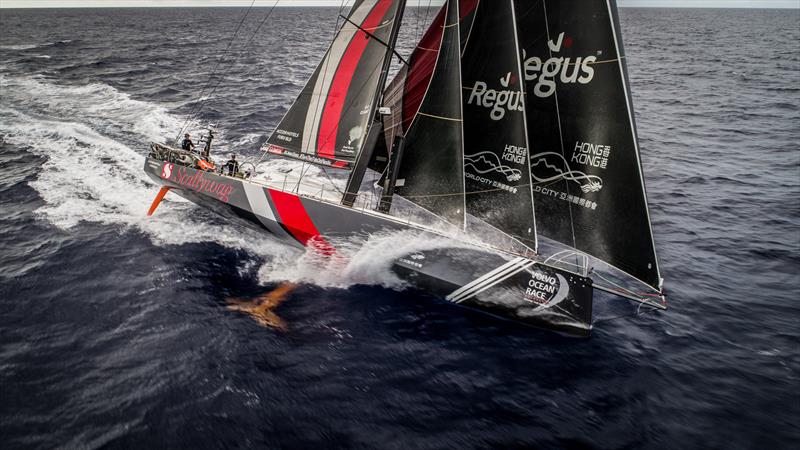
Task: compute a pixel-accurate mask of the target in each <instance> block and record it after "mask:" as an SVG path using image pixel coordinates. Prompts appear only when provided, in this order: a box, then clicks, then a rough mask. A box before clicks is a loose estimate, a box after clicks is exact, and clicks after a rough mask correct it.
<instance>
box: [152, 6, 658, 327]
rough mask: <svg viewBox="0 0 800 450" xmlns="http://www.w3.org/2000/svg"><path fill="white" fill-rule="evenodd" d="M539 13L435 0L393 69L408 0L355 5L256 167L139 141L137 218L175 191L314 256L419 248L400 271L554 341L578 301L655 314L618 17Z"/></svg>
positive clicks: (595, 9)
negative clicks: (367, 246) (354, 243)
mask: <svg viewBox="0 0 800 450" xmlns="http://www.w3.org/2000/svg"><path fill="white" fill-rule="evenodd" d="M550 3H553V5H548V2H537V3H536V4H535V5H530V4H528V2H524V1H522V0H519V1H516V2H515V1H512V0H502V1H492V2H489V1H488V0H484V1H478V0H461V1H459V0H449V1H448V2H447V3H446V4H445V5H444V6H443V7H442V9H441V11H440V12H439V14H438V16H437V17H436V18H435V19H434V21H433V23H432V25H431V26H430V28H429V29H428V30H427V32H426V33H425V34H424V35H423V37H422V39H421V40H420V42H419V44H418V46H417V48H416V50H415V51H414V52H413V53H412V54H411V55H410V57H409V58H408V59H407V60H406V59H404V58H403V57H402V56H400V55H397V54H396V52H395V50H394V44H395V42H396V40H397V35H398V31H399V29H400V26H401V22H402V15H403V11H404V8H405V2H404V1H402V0H357V1H356V2H355V4H354V6H353V7H352V9H351V11H350V13H349V15H348V16H347V17H344V16H342V19H343V25H342V26H341V28H339V30H338V33H337V34H336V36H335V38H334V39H333V42H332V43H331V46H330V47H329V49H328V51H327V53H326V54H325V56H324V58H323V60H322V61H321V62H320V64H319V65H318V67H317V69H316V71H315V72H314V74H313V75H312V77H311V79H310V80H309V81H308V83H307V84H306V86H305V87H304V89H303V90H302V91H301V92H300V94H299V96H298V98H297V99H296V101H295V103H294V104H293V105H292V106H291V107H290V108H289V110H288V112H287V113H286V115H285V116H284V118H283V119H282V120H281V122H280V123H279V124H278V126H277V127H276V129H275V131H274V132H273V134H272V135H271V136H270V137H269V139H268V140H267V142H266V144H265V146H264V148H263V155H262V157H261V159H259V160H258V161H257V162H254V163H246V164H243V165H241V166H238V167H237V166H236V165H230V166H229V169H227V170H225V169H223V170H222V171H218V170H216V169H215V167H216V165H215V164H214V163H213V161H212V160H211V158H209V156H208V154H209V152H210V149H211V141H212V139H213V134H212V133H211V131H209V134H208V136H207V138H206V149H205V154H199V155H198V154H195V153H194V152H191V151H185V150H179V149H175V148H172V147H170V146H168V145H164V144H153V145H152V146H151V151H150V154H149V155H148V157H147V160H146V162H145V171H146V172H147V173H148V175H149V176H150V177H151V178H153V179H154V180H155V181H156V182H158V183H159V184H161V185H162V186H163V187H162V189H161V191H160V192H159V194H158V196H157V197H156V200H155V201H154V202H153V205H152V207H151V210H150V213H151V214H152V212H154V211H155V209H156V207H157V206H158V204H159V202H160V201H161V199H163V197H164V195H166V193H167V192H168V191H174V192H175V193H177V194H179V195H181V196H183V197H185V198H187V199H189V200H191V201H193V202H195V203H197V204H199V205H201V206H204V207H207V208H209V209H211V210H212V211H215V212H217V213H219V214H221V215H223V216H226V217H229V218H230V219H231V220H234V221H237V222H239V223H242V224H245V225H247V226H251V227H256V228H258V229H260V230H263V231H265V232H268V233H270V234H272V235H274V236H276V237H277V238H279V239H281V240H284V241H286V242H289V243H291V244H293V245H297V246H304V247H310V248H312V249H314V250H315V251H318V252H320V253H321V254H322V255H327V256H329V257H335V255H336V253H337V243H338V242H341V240H342V239H350V238H354V237H355V238H359V237H367V236H369V235H372V234H375V233H381V232H407V233H409V234H412V235H415V236H419V237H425V238H431V239H434V240H437V242H440V245H438V246H436V248H434V249H428V250H424V251H416V252H412V253H409V254H406V255H402V256H400V257H398V258H397V259H396V260H395V261H394V266H393V268H394V270H395V272H396V273H398V275H400V276H402V277H403V278H405V279H406V280H408V281H409V282H410V283H412V284H414V285H416V286H418V287H420V288H423V289H426V290H428V291H430V292H431V293H434V294H436V295H440V296H442V297H444V298H446V299H447V300H448V301H451V302H453V303H457V304H460V305H463V306H468V307H473V308H477V309H480V310H483V311H487V312H489V313H492V314H496V315H499V316H503V317H507V318H511V319H515V320H520V321H523V322H526V323H529V324H532V325H535V326H541V327H546V328H550V329H555V330H559V331H564V332H568V333H571V334H577V335H588V334H589V333H590V330H591V328H592V298H593V289H601V290H605V291H608V292H613V293H615V294H618V295H620V296H623V297H626V298H629V299H632V300H635V301H638V302H642V303H643V304H647V305H651V306H654V307H662V308H663V305H664V296H663V291H662V284H663V283H662V279H661V277H660V274H659V272H658V265H657V259H656V256H655V248H654V244H653V237H652V232H651V227H650V220H649V215H648V211H647V202H646V194H645V189H644V181H643V176H642V172H641V164H640V163H639V149H638V144H637V139H636V133H635V125H634V121H633V110H632V106H631V102H630V95H629V92H628V87H627V76H626V72H625V66H624V56H623V55H624V54H623V52H622V48H621V43H620V39H619V33H618V29H619V27H618V20H617V15H616V5H615V4H614V3H613V2H608V1H600V0H593V1H591V2H586V1H578V0H572V1H561V2H550ZM548 6H552V7H551V8H550V9H549V10H548ZM393 56H397V58H398V60H400V61H401V63H402V68H401V69H400V71H399V73H398V74H397V76H396V77H395V78H394V80H393V81H392V82H391V83H389V85H388V86H386V81H387V77H388V73H389V68H390V64H391V62H392V59H393ZM280 161H297V163H296V164H295V165H294V167H293V168H288V167H286V168H280V167H282V166H286V165H285V164H280ZM312 169H313V170H314V171H316V172H317V173H321V174H322V175H324V177H321V176H316V177H315V176H309V171H310V170H312Z"/></svg>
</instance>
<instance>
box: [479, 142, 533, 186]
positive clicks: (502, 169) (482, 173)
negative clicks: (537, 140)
mask: <svg viewBox="0 0 800 450" xmlns="http://www.w3.org/2000/svg"><path fill="white" fill-rule="evenodd" d="M527 156H528V149H527V148H525V147H522V146H517V145H510V144H508V145H506V146H505V148H504V149H503V153H502V157H500V156H497V154H496V153H495V152H491V151H488V150H487V151H482V152H477V153H473V154H470V155H464V169H465V172H464V175H465V176H466V177H467V178H469V179H470V180H473V181H476V182H478V183H481V184H485V185H487V186H491V187H493V188H497V189H503V190H505V191H507V192H510V193H512V194H516V193H517V192H518V189H517V187H516V186H514V184H516V183H517V182H518V181H519V180H521V179H522V174H523V170H524V168H525V166H526V164H525V163H526V158H527ZM513 165H517V166H518V167H519V168H515V167H512V166H513ZM492 174H499V175H501V176H502V177H503V179H502V180H497V179H495V178H494V177H492V176H491V175H492Z"/></svg>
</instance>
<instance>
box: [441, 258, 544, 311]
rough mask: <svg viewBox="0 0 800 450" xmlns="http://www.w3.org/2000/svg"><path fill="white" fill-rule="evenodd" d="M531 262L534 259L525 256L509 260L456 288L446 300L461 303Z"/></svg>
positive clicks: (512, 274) (523, 268) (524, 267)
mask: <svg viewBox="0 0 800 450" xmlns="http://www.w3.org/2000/svg"><path fill="white" fill-rule="evenodd" d="M533 264H534V261H532V260H529V259H525V258H516V259H514V260H511V261H509V262H507V263H505V264H503V265H502V266H500V267H498V268H496V269H494V270H492V271H491V272H489V273H487V274H485V275H483V276H481V277H479V278H476V279H475V280H473V281H472V282H470V283H467V284H465V285H464V286H462V287H460V288H459V289H456V290H455V291H453V292H452V293H451V294H450V295H448V296H447V300H449V301H451V302H454V303H461V302H463V301H465V300H467V299H470V298H472V297H474V296H476V295H478V294H480V293H481V292H483V291H485V290H487V289H489V288H490V287H492V286H495V285H497V284H498V283H500V282H503V281H505V280H507V279H508V278H510V277H512V276H514V275H516V274H518V273H519V272H522V271H523V270H525V269H527V268H529V267H531V266H532V265H533Z"/></svg>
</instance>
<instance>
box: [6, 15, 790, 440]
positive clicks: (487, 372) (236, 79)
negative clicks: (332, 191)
mask: <svg viewBox="0 0 800 450" xmlns="http://www.w3.org/2000/svg"><path fill="white" fill-rule="evenodd" d="M266 12H267V10H266V9H258V10H256V11H255V12H254V13H252V14H251V16H249V17H248V19H247V20H246V21H245V26H244V30H243V31H241V32H240V35H239V36H238V37H237V41H236V43H235V44H234V45H233V46H231V48H232V49H234V50H235V51H234V50H232V51H229V52H227V53H224V50H225V48H226V45H227V39H228V38H229V37H230V35H231V33H232V31H233V30H234V29H235V27H236V24H237V23H238V22H239V20H240V19H241V17H242V14H243V13H244V10H243V9H158V10H134V9H121V10H37V11H33V10H28V11H21V10H1V11H0V60H1V61H0V446H2V447H3V448H52V447H67V448H74V447H100V446H108V447H112V448H114V447H131V446H138V447H145V446H147V447H150V446H157V447H168V446H169V447H171V446H183V447H206V448H207V447H245V446H256V445H257V446H267V447H289V448H292V447H312V446H324V447H380V448H437V449H438V448H444V447H455V448H470V447H504V448H506V447H550V448H553V447H555V448H566V447H602V448H621V447H625V448H632V447H648V448H686V447H691V448H791V447H795V448H797V446H798V445H800V428H798V426H799V425H798V424H799V423H800V397H799V396H798V392H800V326H799V325H798V323H799V322H800V321H799V320H798V319H800V275H798V274H800V151H798V142H800V44H799V43H800V13H798V11H796V10H795V11H758V10H740V11H734V10H663V9H662V10H654V9H624V10H622V12H621V15H622V27H623V33H624V37H625V40H626V46H627V50H628V54H629V59H628V63H629V68H630V76H631V81H632V89H633V97H634V103H635V105H636V108H637V119H638V125H639V133H640V137H641V144H642V145H641V146H642V152H643V155H642V159H643V164H644V167H645V171H646V178H647V183H648V189H649V193H650V204H651V212H652V217H653V227H654V232H655V238H656V243H657V246H658V252H659V256H660V258H661V263H662V271H663V274H664V275H665V277H666V279H667V284H666V286H667V289H668V291H669V293H670V305H671V310H670V311H668V312H666V313H660V314H647V315H643V316H641V317H635V318H623V319H616V320H609V319H611V318H612V317H615V316H617V315H622V314H629V313H632V312H635V310H632V309H631V308H630V307H628V306H627V304H626V303H624V302H622V301H620V300H618V299H614V298H612V297H609V296H605V295H597V297H596V298H597V319H598V322H597V323H596V325H595V331H594V335H593V337H592V338H591V339H588V340H579V339H570V338H565V337H561V336H558V335H555V334H551V333H547V332H541V331H536V330H530V329H527V328H524V327H520V326H517V325H514V324H511V323H507V322H501V321H498V320H495V319H493V318H491V317H485V316H483V315H480V314H477V313H474V312H470V311H467V310H462V309H459V308H455V307H452V306H449V305H447V304H444V303H443V302H441V301H438V300H437V299H434V298H430V297H427V296H426V295H425V294H423V293H421V292H416V291H411V290H403V289H401V288H398V287H396V280H394V279H393V277H392V276H391V275H390V273H389V272H388V270H387V264H388V261H387V260H386V259H387V258H385V257H383V258H382V253H381V251H380V249H377V250H376V249H374V248H373V249H371V248H366V249H363V250H361V251H357V252H356V253H355V257H354V258H353V262H351V263H350V264H349V265H348V266H347V267H344V268H339V269H336V270H328V271H325V270H320V269H319V268H318V267H316V266H315V265H314V263H313V261H309V258H308V255H301V254H298V253H295V251H293V250H292V249H289V248H287V247H285V246H283V245H281V244H279V243H276V242H273V241H270V240H269V239H268V238H266V237H264V236H262V235H259V234H257V233H253V232H250V231H247V230H241V229H239V228H236V227H234V226H232V225H229V224H227V223H226V222H224V221H223V220H221V219H218V218H216V217H215V216H213V215H211V214H210V213H208V212H206V211H204V210H202V209H200V208H197V207H195V206H193V205H192V204H190V203H188V202H184V201H180V200H178V199H171V200H169V201H167V202H165V204H164V205H162V206H161V208H160V210H159V212H158V214H157V216H156V217H154V218H152V219H148V218H146V217H145V214H144V213H145V211H146V209H147V206H148V204H149V202H150V200H151V199H152V197H153V195H154V194H155V191H156V186H154V185H153V184H152V183H151V182H150V181H148V179H146V177H145V175H144V173H143V171H142V163H143V157H144V154H145V152H146V148H147V143H148V142H150V141H151V140H160V139H167V138H170V137H174V136H175V134H176V133H177V131H178V129H179V128H180V127H181V125H182V124H183V121H184V120H185V116H186V115H187V114H188V113H189V112H190V111H192V109H193V108H194V106H195V103H193V100H194V99H195V98H196V97H197V96H198V95H199V94H200V89H201V87H202V86H203V84H204V83H205V82H206V80H207V78H208V75H209V73H210V72H211V71H212V69H214V67H215V65H216V63H217V61H220V58H223V59H222V63H221V64H220V67H219V69H218V73H219V72H220V71H222V72H227V75H226V77H225V78H224V80H222V82H221V83H220V87H219V89H217V90H216V91H215V92H214V93H213V95H211V98H210V99H209V100H208V101H207V102H206V103H205V107H204V109H203V110H202V111H201V113H200V115H199V116H200V119H199V121H198V124H202V123H207V122H215V123H217V124H218V125H219V127H220V128H221V129H222V130H223V131H222V138H221V141H222V145H223V147H224V148H226V149H230V150H233V151H236V152H239V153H242V154H245V155H255V154H256V153H257V149H258V146H259V144H260V143H261V142H262V141H263V140H264V139H265V137H266V134H267V133H268V132H269V131H270V130H271V129H272V127H273V126H274V124H275V123H276V122H277V120H278V119H279V118H280V117H281V116H282V114H283V113H284V112H285V111H286V108H287V107H288V106H289V104H290V103H291V100H292V99H293V96H294V95H295V94H296V93H297V92H298V91H299V89H300V88H301V87H302V85H303V83H304V81H305V79H306V77H307V76H308V75H309V74H310V72H311V71H312V70H313V66H314V64H315V63H316V61H317V60H318V58H319V57H320V55H321V53H322V52H323V51H324V49H325V46H326V41H327V40H329V39H330V37H331V34H332V32H333V29H334V25H335V18H336V10H333V9H280V10H278V11H277V12H276V13H275V15H274V16H273V17H272V18H271V19H270V20H269V22H268V23H267V25H265V26H264V27H263V28H262V29H261V30H260V31H259V33H258V34H257V35H256V37H255V38H254V39H253V41H252V43H251V45H250V47H249V48H248V49H247V50H246V51H242V52H240V53H241V54H238V55H237V54H235V53H236V51H238V50H239V49H241V47H242V44H243V43H244V42H245V41H246V40H247V39H249V37H250V35H251V33H252V31H253V30H254V29H255V28H256V26H257V24H258V22H259V21H260V20H261V18H262V17H263V16H264V15H265V14H266ZM431 14H432V13H431ZM407 16H408V19H407V20H408V22H409V24H410V26H409V27H408V29H407V31H406V33H405V35H404V36H403V37H402V43H403V48H404V49H406V50H407V49H408V48H409V47H410V46H411V45H413V42H414V39H415V37H418V36H419V33H420V32H421V31H422V29H423V28H424V25H422V22H423V21H424V19H425V18H426V11H425V10H418V11H415V12H410V13H409V14H408V15H407ZM428 19H430V15H428ZM417 21H419V24H418V22H417ZM234 56H236V57H237V58H236V59H235V61H236V62H234ZM225 58H227V59H225ZM207 93H208V92H207ZM281 280H290V281H293V282H296V283H299V287H298V288H297V289H296V290H295V291H293V292H292V293H291V294H290V296H289V298H287V299H286V300H285V301H284V302H283V303H282V304H281V305H280V306H279V307H278V308H277V309H276V313H277V314H278V315H279V316H280V318H281V320H282V321H283V322H284V323H285V330H283V331H281V330H279V329H272V328H264V327H262V326H259V325H258V324H257V323H256V322H255V321H254V320H252V319H251V318H250V317H249V316H247V315H246V314H242V313H241V312H235V311H230V310H228V309H227V308H226V306H227V303H226V302H227V299H229V298H230V297H237V298H248V297H252V296H254V295H260V294H264V293H265V292H269V291H270V290H271V289H273V288H274V287H275V286H276V283H277V282H279V281H281Z"/></svg>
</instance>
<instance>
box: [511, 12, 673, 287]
mask: <svg viewBox="0 0 800 450" xmlns="http://www.w3.org/2000/svg"><path fill="white" fill-rule="evenodd" d="M516 5H517V24H518V31H519V35H520V36H519V37H520V44H521V49H522V55H523V73H524V76H525V81H526V93H527V103H526V107H527V109H526V112H527V120H528V133H529V141H530V146H531V151H530V153H531V157H530V158H531V167H532V169H531V174H532V177H533V183H534V185H533V191H534V200H535V203H536V214H537V227H538V231H539V233H540V235H541V236H544V237H548V238H551V239H554V240H556V241H558V242H561V243H563V244H566V245H568V246H571V247H574V248H575V249H577V250H579V251H582V252H585V253H587V254H589V255H591V256H594V257H596V258H598V259H600V260H602V261H604V262H606V263H608V264H610V265H612V266H614V267H616V268H618V269H620V270H622V271H624V272H625V273H627V274H629V275H631V276H633V277H634V278H637V279H639V280H640V281H643V282H644V283H646V284H648V285H649V286H651V287H653V288H655V289H660V275H659V270H658V264H657V261H656V254H655V247H654V243H653V236H652V231H651V226H650V218H649V213H648V208H647V199H646V194H645V187H644V180H643V177H642V170H641V163H640V161H639V148H638V143H637V137H636V127H635V123H634V118H633V107H632V104H631V100H630V92H629V90H628V86H627V84H628V83H627V74H626V66H625V59H624V52H623V49H622V42H621V37H620V34H619V22H618V18H617V8H616V3H615V2H614V1H613V0H559V1H553V0H551V1H547V0H542V1H537V2H529V1H527V0H516Z"/></svg>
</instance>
